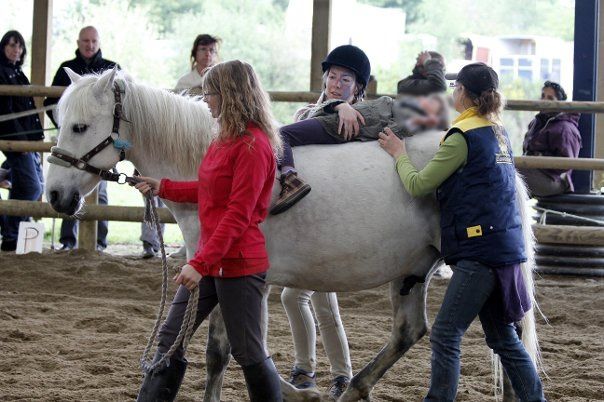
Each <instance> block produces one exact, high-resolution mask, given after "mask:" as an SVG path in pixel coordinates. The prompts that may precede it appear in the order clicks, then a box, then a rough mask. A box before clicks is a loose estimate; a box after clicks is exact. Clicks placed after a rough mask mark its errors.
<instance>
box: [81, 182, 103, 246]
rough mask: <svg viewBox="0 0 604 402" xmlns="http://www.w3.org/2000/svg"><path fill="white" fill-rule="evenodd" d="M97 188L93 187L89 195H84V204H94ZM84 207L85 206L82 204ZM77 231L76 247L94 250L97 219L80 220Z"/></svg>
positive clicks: (95, 202)
mask: <svg viewBox="0 0 604 402" xmlns="http://www.w3.org/2000/svg"><path fill="white" fill-rule="evenodd" d="M98 193H99V192H98V190H97V189H95V190H94V191H93V192H92V193H91V194H90V195H89V196H87V197H86V205H96V204H97V200H98ZM84 208H86V206H84ZM79 226H80V228H79V232H78V248H81V249H82V250H88V251H94V250H96V241H97V238H96V231H97V226H98V222H97V221H82V222H80V225H79Z"/></svg>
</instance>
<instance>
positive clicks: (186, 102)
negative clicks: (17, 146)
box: [46, 70, 538, 401]
mask: <svg viewBox="0 0 604 402" xmlns="http://www.w3.org/2000/svg"><path fill="white" fill-rule="evenodd" d="M68 73H69V76H70V77H71V80H72V84H71V85H70V86H69V88H67V90H66V91H65V93H64V94H63V96H62V98H61V101H60V103H59V117H60V123H61V129H60V134H59V138H58V144H57V146H58V147H59V148H61V149H62V150H65V151H67V152H68V153H71V154H72V155H74V156H75V157H76V158H77V157H81V156H82V155H84V154H86V153H87V152H88V151H89V150H91V149H92V148H93V147H95V146H96V145H97V144H98V143H99V142H101V141H102V140H103V139H105V138H106V137H107V136H108V135H109V133H110V132H111V127H112V122H113V110H114V93H113V86H114V80H115V79H116V71H115V70H113V71H108V72H105V73H104V74H103V75H101V76H95V75H90V76H83V77H80V76H78V75H77V74H75V73H73V72H71V71H68ZM118 79H119V78H118ZM123 85H124V87H125V93H124V94H123V98H122V100H121V102H122V104H123V113H124V116H125V119H126V120H127V122H124V121H122V122H121V125H120V135H121V137H120V138H121V139H123V140H127V141H129V142H130V143H131V145H132V146H131V148H130V149H129V150H128V151H127V152H126V158H127V159H128V160H130V161H132V162H133V163H134V165H135V166H136V168H137V169H138V170H139V171H140V172H141V173H142V174H144V175H145V176H152V177H158V178H159V177H170V178H173V179H176V180H191V179H195V177H196V169H197V167H198V165H199V163H200V161H201V159H202V158H203V155H204V152H205V150H206V149H207V147H208V145H209V143H210V142H211V141H212V138H213V135H212V131H213V125H214V121H213V119H212V118H211V116H210V113H209V111H208V110H207V108H206V106H205V104H204V103H203V102H199V101H196V100H193V99H189V98H186V97H182V96H179V95H175V94H172V93H170V92H168V91H164V90H160V89H154V88H150V87H147V86H143V85H139V84H135V83H133V82H129V81H127V80H125V81H124V83H123ZM441 136H442V133H437V132H431V133H425V134H422V135H418V136H415V137H412V138H409V139H408V141H407V148H408V150H409V155H410V156H411V159H412V160H413V162H414V163H415V165H417V166H420V167H421V166H424V165H425V164H426V163H427V161H428V160H429V159H430V158H431V157H432V156H433V155H434V153H435V152H436V150H437V148H438V142H439V140H440V138H441ZM295 152H296V160H297V162H298V165H299V166H300V170H301V171H302V174H303V175H304V178H305V179H306V180H308V182H309V183H311V184H312V186H313V191H312V192H311V193H310V195H309V196H307V197H306V198H305V199H304V200H302V201H301V202H300V203H299V205H296V206H295V208H292V209H291V210H290V211H288V212H287V213H285V214H281V215H278V216H271V217H269V218H268V219H267V220H266V222H265V224H264V226H263V230H264V232H265V234H266V238H267V242H268V249H269V253H270V259H271V269H270V270H269V273H268V281H269V283H273V284H278V285H282V286H289V287H295V288H302V289H313V290H317V291H354V290H361V289H369V288H373V287H376V286H379V285H382V284H384V283H388V282H389V283H390V297H391V301H392V307H393V325H392V333H391V335H390V339H389V340H388V341H387V343H386V345H385V346H384V347H383V348H382V350H381V351H380V352H379V353H378V354H377V355H376V356H375V357H374V358H373V359H372V360H371V362H369V363H368V364H367V365H366V366H365V367H364V368H363V369H362V370H361V371H360V372H359V373H357V374H356V375H355V376H354V378H353V379H352V381H351V383H350V386H349V387H348V389H347V390H346V391H345V393H344V394H343V395H342V397H341V398H340V401H357V400H369V394H370V392H371V390H372V388H373V387H374V385H375V384H376V383H377V381H378V380H379V379H380V378H381V377H382V376H383V375H384V373H385V372H386V371H387V370H388V369H389V368H390V367H391V366H392V365H393V364H394V363H395V362H396V361H397V360H398V359H400V358H401V357H402V356H403V354H404V353H405V352H406V351H407V350H408V349H409V348H410V347H411V346H412V345H413V344H415V343H416V342H417V341H418V339H420V338H421V337H422V336H423V335H424V334H425V333H426V332H427V329H428V325H427V324H428V322H427V317H426V291H427V286H428V282H429V278H430V274H431V272H432V270H433V268H435V267H436V266H437V265H438V263H439V261H440V256H439V251H438V250H439V248H440V230H439V222H438V221H439V212H438V208H437V203H436V200H435V199H434V197H431V196H430V197H424V198H412V197H411V196H410V195H409V194H408V193H407V192H405V190H404V189H403V186H402V185H401V183H400V180H399V178H398V175H397V174H396V172H395V170H394V167H393V162H392V160H391V158H390V156H388V155H387V154H386V153H385V152H384V151H382V150H381V149H380V148H379V146H378V144H377V142H371V143H350V144H346V145H339V146H305V147H298V148H295ZM118 159H119V151H118V150H116V149H115V148H113V147H108V148H105V149H104V150H102V151H101V152H99V153H98V154H96V155H95V156H94V157H93V158H92V159H91V160H90V164H91V165H94V166H96V167H99V168H103V169H110V168H112V167H113V166H115V164H116V163H117V162H118ZM98 183H99V177H98V176H94V175H92V174H90V173H88V172H84V171H81V170H78V169H75V168H73V167H71V168H68V167H64V166H59V165H56V164H51V166H50V168H49V172H48V178H47V189H46V195H47V198H48V200H50V202H51V204H52V206H53V208H54V209H56V210H57V211H59V212H66V213H69V214H73V213H75V212H77V210H79V208H80V207H81V204H82V199H83V197H84V196H85V195H86V194H88V193H90V192H91V191H92V190H93V189H94V188H95V186H96V185H97V184H98ZM126 191H127V190H126ZM276 191H277V189H275V192H276ZM517 192H518V202H519V204H520V206H521V210H522V211H523V215H522V219H523V225H524V229H525V240H526V244H527V250H528V252H529V257H530V258H529V262H528V263H527V264H523V272H524V276H525V280H526V283H527V288H528V289H529V291H530V292H531V296H532V294H533V278H532V267H533V255H532V250H533V237H532V231H531V227H530V217H529V214H528V213H527V211H526V208H527V207H526V199H527V194H526V189H525V186H524V184H523V182H522V181H521V180H520V179H518V180H517ZM167 204H168V207H169V208H170V210H171V211H172V212H173V214H174V216H175V218H176V220H177V222H178V225H179V226H180V228H181V230H182V233H183V235H184V238H185V243H186V246H187V253H188V255H189V256H191V255H192V253H193V252H194V248H195V246H196V244H197V238H198V236H199V225H198V217H197V211H196V206H194V205H186V204H174V203H169V202H168V203H167ZM415 282H417V283H416V284H415V286H413V284H414V283H415ZM403 287H406V288H408V290H409V292H407V293H408V294H405V295H401V291H400V290H401V288H403ZM409 288H410V289H409ZM219 311H220V310H219V309H215V312H214V313H213V314H212V316H211V317H210V336H209V341H208V349H207V351H206V356H207V367H208V379H207V384H206V394H205V399H204V400H205V401H219V400H220V388H221V386H222V378H223V374H224V371H225V369H226V365H227V363H228V361H229V350H230V346H229V344H228V340H227V338H226V332H225V331H224V326H223V325H222V317H221V316H220V313H219ZM523 342H524V343H525V346H526V347H527V350H528V351H529V353H530V354H531V356H533V357H534V358H535V360H537V355H538V344H537V338H536V332H535V324H534V314H533V312H530V313H528V314H527V315H526V316H525V318H524V331H523ZM282 390H283V395H284V399H285V400H290V401H303V400H317V399H318V398H319V393H318V391H316V390H296V389H294V388H293V387H292V386H291V385H289V384H288V383H287V382H285V381H283V380H282Z"/></svg>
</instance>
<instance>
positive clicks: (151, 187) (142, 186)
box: [134, 176, 160, 195]
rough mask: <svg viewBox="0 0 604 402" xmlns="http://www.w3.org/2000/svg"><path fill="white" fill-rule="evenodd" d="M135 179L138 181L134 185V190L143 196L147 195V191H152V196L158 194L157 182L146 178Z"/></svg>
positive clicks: (138, 177)
mask: <svg viewBox="0 0 604 402" xmlns="http://www.w3.org/2000/svg"><path fill="white" fill-rule="evenodd" d="M136 178H137V179H138V180H140V181H139V182H138V183H136V184H135V185H134V188H136V189H137V190H138V191H140V192H141V193H142V194H143V195H145V194H147V193H148V192H149V191H153V195H158V194H159V183H160V181H159V180H157V179H154V178H152V177H146V176H136Z"/></svg>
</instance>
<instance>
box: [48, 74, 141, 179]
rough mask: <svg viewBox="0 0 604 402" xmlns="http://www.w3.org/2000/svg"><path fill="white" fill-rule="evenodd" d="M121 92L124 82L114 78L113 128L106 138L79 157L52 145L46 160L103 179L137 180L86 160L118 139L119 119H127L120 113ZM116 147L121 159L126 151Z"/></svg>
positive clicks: (121, 159)
mask: <svg viewBox="0 0 604 402" xmlns="http://www.w3.org/2000/svg"><path fill="white" fill-rule="evenodd" d="M123 93H125V88H124V83H123V82H122V81H118V80H116V81H115V82H114V86H113V96H114V99H115V105H114V106H113V128H112V129H111V134H110V135H109V136H107V138H105V139H104V140H103V141H101V143H99V144H98V145H97V146H96V147H94V148H92V149H91V150H90V151H89V152H88V153H86V154H85V155H84V156H82V157H80V158H77V157H76V156H75V155H73V154H72V153H71V152H69V151H67V150H65V149H62V148H59V147H57V146H54V147H52V148H51V149H50V152H51V154H50V155H49V156H48V159H47V160H48V162H49V163H54V164H56V165H60V166H63V167H72V166H73V167H75V168H76V169H79V170H83V171H85V172H88V173H92V174H94V175H97V176H100V177H101V179H103V180H107V181H115V182H117V183H119V184H125V183H136V182H137V180H136V179H135V178H132V177H129V176H127V175H126V174H125V173H116V172H114V171H112V170H107V169H100V168H97V167H94V166H92V165H90V164H89V163H88V161H90V159H92V157H94V156H95V155H97V154H98V153H99V152H101V151H102V150H103V149H105V148H107V147H108V146H109V145H112V144H113V145H114V146H115V140H116V139H119V137H120V133H119V129H120V120H124V121H128V120H126V119H125V118H124V116H123V114H122V94H123ZM114 137H115V138H114ZM116 149H119V151H120V161H123V160H124V159H125V157H126V152H125V151H124V148H123V147H122V148H117V147H116ZM113 170H115V169H113Z"/></svg>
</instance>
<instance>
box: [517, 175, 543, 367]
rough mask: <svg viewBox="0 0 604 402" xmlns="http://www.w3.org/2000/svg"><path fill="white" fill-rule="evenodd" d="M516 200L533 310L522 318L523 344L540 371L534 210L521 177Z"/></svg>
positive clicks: (522, 265)
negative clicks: (533, 225) (536, 317)
mask: <svg viewBox="0 0 604 402" xmlns="http://www.w3.org/2000/svg"><path fill="white" fill-rule="evenodd" d="M516 198H517V202H518V209H519V210H520V218H521V219H522V232H523V235H524V247H525V250H526V262H525V263H522V264H521V265H520V267H521V270H522V276H523V279H524V285H525V287H526V291H527V292H528V296H529V299H530V301H531V305H532V308H531V309H530V310H529V311H527V312H526V314H525V315H524V317H523V318H522V321H521V325H522V343H523V344H524V347H525V349H526V351H527V353H528V354H529V356H530V357H531V359H532V360H533V362H534V363H535V366H536V367H537V369H538V370H539V369H540V368H541V367H542V364H541V353H540V349H539V340H538V339H537V326H536V323H535V312H537V311H539V312H540V309H539V305H538V304H537V300H536V299H535V282H534V280H533V271H534V270H535V267H536V264H535V235H534V234H533V228H532V218H531V214H532V210H531V208H530V206H529V203H528V200H529V194H528V190H527V187H526V184H525V183H524V180H523V179H522V177H521V176H520V175H518V174H517V175H516Z"/></svg>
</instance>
